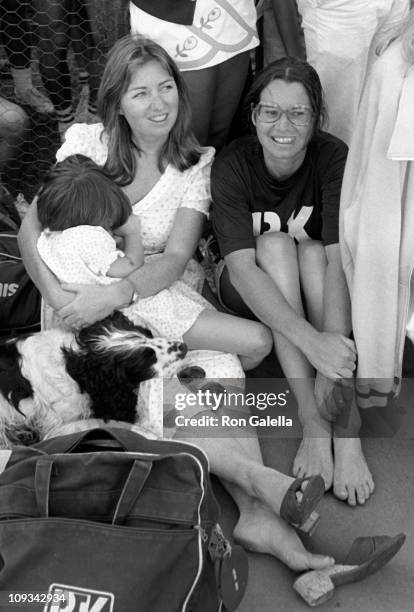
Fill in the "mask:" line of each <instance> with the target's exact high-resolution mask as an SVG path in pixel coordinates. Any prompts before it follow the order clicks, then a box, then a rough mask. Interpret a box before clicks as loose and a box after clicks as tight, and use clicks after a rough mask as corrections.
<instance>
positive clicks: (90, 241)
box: [77, 226, 125, 276]
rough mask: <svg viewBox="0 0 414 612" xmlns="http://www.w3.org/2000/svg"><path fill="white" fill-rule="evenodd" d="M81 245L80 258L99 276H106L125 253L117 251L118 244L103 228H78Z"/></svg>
mask: <svg viewBox="0 0 414 612" xmlns="http://www.w3.org/2000/svg"><path fill="white" fill-rule="evenodd" d="M77 230H78V234H77V238H78V240H79V242H80V243H81V246H80V248H79V253H80V256H81V258H82V260H83V262H84V263H85V265H86V266H87V267H88V268H89V269H90V270H91V271H92V272H93V273H94V274H97V275H99V276H105V275H106V273H107V272H108V270H109V268H110V266H111V265H112V264H113V263H114V261H116V260H117V259H118V257H125V253H123V252H122V251H120V250H119V249H117V247H116V242H115V240H114V239H113V238H112V236H111V235H110V234H108V232H106V231H105V230H104V229H103V228H102V227H88V226H87V227H78V228H77Z"/></svg>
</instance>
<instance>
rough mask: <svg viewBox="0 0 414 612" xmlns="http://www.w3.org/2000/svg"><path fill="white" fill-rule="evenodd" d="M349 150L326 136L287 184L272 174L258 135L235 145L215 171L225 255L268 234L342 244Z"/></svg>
mask: <svg viewBox="0 0 414 612" xmlns="http://www.w3.org/2000/svg"><path fill="white" fill-rule="evenodd" d="M347 151H348V148H347V146H346V144H345V143H344V142H342V140H339V138H336V137H335V136H332V135H331V134H328V133H326V132H322V133H320V134H319V135H318V136H315V137H314V138H313V139H312V140H311V141H310V143H309V145H308V149H307V152H306V156H305V159H304V161H303V163H302V165H301V167H300V168H299V169H298V170H297V171H296V172H295V173H294V174H292V176H290V177H289V178H288V179H286V180H283V181H281V180H277V179H276V178H274V177H272V176H271V175H270V173H269V172H268V170H267V168H266V166H265V163H264V158H263V150H262V147H261V145H260V143H259V141H258V140H257V137H256V136H243V137H242V138H239V139H237V140H235V141H233V142H232V143H231V144H230V145H229V146H228V147H227V148H226V149H225V150H224V151H223V152H222V153H221V154H220V155H219V156H218V157H217V159H216V160H215V162H214V164H213V168H212V173H211V192H212V198H213V207H212V222H213V231H214V233H215V235H216V238H217V241H218V245H219V248H220V253H221V256H222V257H224V256H225V255H228V254H229V253H232V252H233V251H238V250H240V249H248V248H255V247H256V241H255V237H256V236H259V235H260V234H264V233H265V232H273V231H282V232H287V233H289V234H290V235H291V236H292V237H294V238H295V239H296V240H297V241H298V242H300V241H301V240H308V239H309V238H311V239H313V240H321V241H322V243H323V244H324V245H328V244H335V243H337V242H338V219H339V198H340V193H341V184H342V177H343V173H344V166H345V161H346V156H347Z"/></svg>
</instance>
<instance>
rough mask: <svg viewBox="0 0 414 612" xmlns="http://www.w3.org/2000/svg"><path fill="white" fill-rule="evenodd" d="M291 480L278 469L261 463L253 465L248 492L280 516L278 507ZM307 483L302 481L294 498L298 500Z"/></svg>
mask: <svg viewBox="0 0 414 612" xmlns="http://www.w3.org/2000/svg"><path fill="white" fill-rule="evenodd" d="M293 482H294V478H292V477H291V476H287V475H286V474H283V473H282V472H279V471H278V470H274V469H272V468H269V467H265V466H263V465H255V466H254V468H253V470H252V472H251V491H249V494H250V495H251V496H252V498H253V499H255V500H257V501H258V502H259V503H262V504H264V505H266V506H267V507H268V508H269V509H270V510H271V512H272V513H274V514H277V515H278V516H280V507H281V505H282V502H283V500H284V498H285V495H286V493H287V491H288V489H289V487H290V485H291V484H292V483H293ZM308 485H309V482H306V481H305V482H303V483H302V485H301V490H299V491H297V492H296V498H297V500H298V501H299V502H300V501H301V499H302V493H303V492H304V491H305V490H306V487H307V486H308Z"/></svg>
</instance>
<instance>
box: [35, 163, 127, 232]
mask: <svg viewBox="0 0 414 612" xmlns="http://www.w3.org/2000/svg"><path fill="white" fill-rule="evenodd" d="M37 212H38V216H39V221H40V223H41V225H42V227H43V228H48V229H50V230H52V231H63V230H65V229H68V228H69V227H76V226H77V225H96V226H101V227H104V228H105V229H116V228H117V227H120V226H121V225H123V224H124V223H126V221H127V220H128V217H129V216H130V215H131V214H132V207H131V203H130V201H129V199H128V198H127V196H126V195H125V194H124V192H123V191H122V189H121V188H120V187H119V185H117V184H116V183H115V182H114V181H113V180H112V179H111V178H110V177H109V176H107V175H106V174H105V172H104V171H103V170H102V168H100V167H99V166H97V165H96V164H95V162H94V161H92V160H91V159H89V157H85V156H84V155H79V154H78V155H70V156H69V157H67V158H66V159H64V160H63V161H62V162H60V163H58V164H56V165H55V166H54V167H53V168H52V169H51V170H50V171H49V173H48V174H47V176H46V179H45V182H44V184H43V186H42V188H41V189H40V191H39V193H38V199H37Z"/></svg>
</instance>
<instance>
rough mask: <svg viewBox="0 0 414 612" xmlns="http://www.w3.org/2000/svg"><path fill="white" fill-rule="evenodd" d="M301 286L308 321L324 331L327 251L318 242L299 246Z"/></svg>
mask: <svg viewBox="0 0 414 612" xmlns="http://www.w3.org/2000/svg"><path fill="white" fill-rule="evenodd" d="M297 248H298V262H299V275H300V285H301V287H302V290H303V293H304V296H305V302H306V314H307V319H308V321H309V322H310V323H312V325H313V326H314V327H315V328H316V329H317V330H319V331H322V330H323V293H324V286H325V273H326V266H327V263H328V261H327V259H326V255H325V249H324V247H323V246H322V243H320V242H319V241H317V240H306V241H305V242H300V243H299V244H298V247H297Z"/></svg>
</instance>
